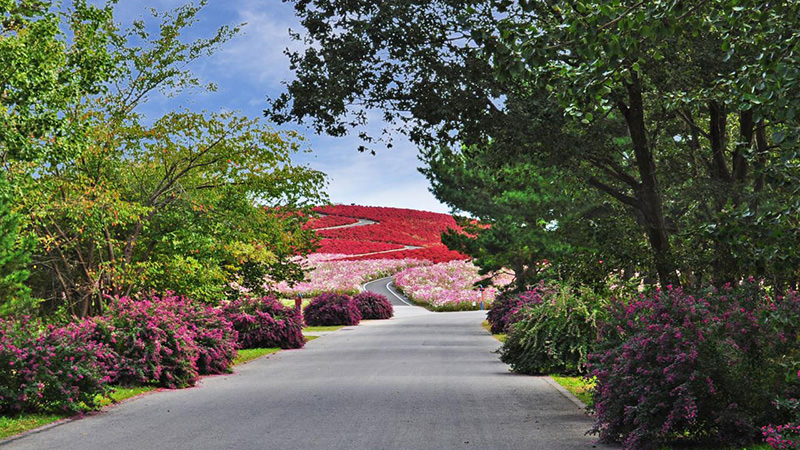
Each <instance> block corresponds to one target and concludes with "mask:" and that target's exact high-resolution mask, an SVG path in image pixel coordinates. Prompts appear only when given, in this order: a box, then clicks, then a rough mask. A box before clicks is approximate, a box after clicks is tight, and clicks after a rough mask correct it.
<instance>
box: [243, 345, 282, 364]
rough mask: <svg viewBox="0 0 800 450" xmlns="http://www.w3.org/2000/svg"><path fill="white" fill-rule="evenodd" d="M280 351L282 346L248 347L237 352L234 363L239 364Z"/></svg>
mask: <svg viewBox="0 0 800 450" xmlns="http://www.w3.org/2000/svg"><path fill="white" fill-rule="evenodd" d="M278 351H280V348H247V349H243V350H239V351H238V352H237V354H236V358H235V359H234V360H233V365H234V366H238V365H239V364H244V363H246V362H248V361H252V360H254V359H256V358H260V357H262V356H264V355H271V354H273V353H275V352H278Z"/></svg>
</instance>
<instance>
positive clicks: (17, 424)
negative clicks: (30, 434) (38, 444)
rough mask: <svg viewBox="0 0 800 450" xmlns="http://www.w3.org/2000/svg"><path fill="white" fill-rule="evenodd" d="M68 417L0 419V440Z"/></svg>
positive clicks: (27, 416)
mask: <svg viewBox="0 0 800 450" xmlns="http://www.w3.org/2000/svg"><path fill="white" fill-rule="evenodd" d="M66 417H69V416H65V415H63V414H19V415H17V416H14V417H5V416H2V417H0V439H5V438H7V437H10V436H14V435H15V434H19V433H22V432H25V431H28V430H32V429H34V428H39V427H41V426H44V425H47V424H48V423H53V422H56V421H58V420H61V419H64V418H66Z"/></svg>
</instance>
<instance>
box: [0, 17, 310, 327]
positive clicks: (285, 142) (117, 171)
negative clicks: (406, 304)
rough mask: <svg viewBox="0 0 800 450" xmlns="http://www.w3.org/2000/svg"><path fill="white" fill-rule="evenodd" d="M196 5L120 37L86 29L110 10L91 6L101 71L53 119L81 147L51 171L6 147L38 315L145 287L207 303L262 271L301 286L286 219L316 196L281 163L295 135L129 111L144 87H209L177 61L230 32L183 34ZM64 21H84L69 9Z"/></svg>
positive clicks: (225, 116) (302, 239)
mask: <svg viewBox="0 0 800 450" xmlns="http://www.w3.org/2000/svg"><path fill="white" fill-rule="evenodd" d="M202 6H203V3H201V4H200V5H198V6H195V5H191V4H190V5H185V6H181V7H178V8H176V9H175V10H172V11H168V12H166V13H159V12H155V11H154V12H153V16H152V18H150V19H149V20H147V21H144V20H141V21H136V22H134V24H133V25H132V27H131V28H130V29H128V30H125V31H120V30H117V29H116V28H115V27H114V26H112V25H108V26H106V25H107V24H106V23H105V22H100V20H101V19H103V18H105V19H108V20H109V21H110V16H108V17H106V16H104V15H102V14H101V12H102V13H103V14H106V13H107V14H110V9H109V10H105V9H104V10H91V11H94V12H95V13H96V14H97V15H98V16H97V17H96V18H95V19H96V22H98V23H97V24H96V26H97V27H100V28H99V30H98V31H97V33H100V32H101V31H102V32H103V33H105V34H103V39H101V40H97V39H96V40H94V41H92V42H94V43H95V45H97V46H98V47H97V52H100V53H102V55H104V56H103V57H104V58H105V59H103V61H107V60H110V61H112V63H113V68H114V69H113V70H110V71H108V73H105V75H106V77H105V78H98V77H94V78H91V79H92V80H94V81H95V83H94V84H92V85H91V89H89V87H87V88H86V89H84V90H79V91H75V92H74V95H73V96H72V97H70V98H69V99H65V100H64V101H65V102H66V103H65V104H66V105H69V109H66V110H64V111H61V112H59V111H60V110H59V111H56V113H57V114H58V117H63V118H64V121H65V122H68V123H80V124H81V127H82V128H81V133H80V139H81V141H80V144H81V145H80V146H79V147H75V149H74V150H75V151H71V152H61V153H59V155H60V158H61V159H60V160H59V161H58V162H59V163H58V164H51V163H45V162H43V161H39V160H34V161H33V162H27V161H24V160H23V159H22V158H21V157H16V156H15V154H12V153H10V151H9V152H8V155H7V156H8V157H9V159H7V161H6V164H5V166H4V169H5V170H6V173H8V175H9V179H10V180H11V182H12V184H13V185H14V187H15V189H16V192H19V193H20V195H18V196H17V198H15V199H14V200H15V204H14V208H15V209H17V210H18V211H20V213H21V214H23V215H24V216H26V217H28V218H29V221H28V222H27V223H26V224H25V225H26V230H27V231H29V232H30V233H32V234H33V235H34V236H35V237H36V239H37V241H38V246H37V250H36V252H35V253H34V254H33V263H34V264H33V267H35V268H36V269H34V270H33V272H32V273H31V277H30V280H29V285H30V286H31V287H32V290H33V294H34V295H35V296H37V297H41V298H43V299H44V300H45V303H43V305H44V308H45V310H46V311H53V310H56V309H60V310H62V311H64V312H65V313H66V314H68V315H77V316H85V315H89V314H98V313H101V312H102V311H103V309H104V306H105V303H106V300H105V299H104V296H103V294H105V293H111V294H114V295H129V294H133V293H136V292H139V291H149V290H157V291H166V290H171V291H175V292H178V293H180V294H186V295H189V296H191V297H192V298H194V299H196V300H199V301H203V302H207V303H218V302H219V301H220V300H222V299H224V298H226V297H227V296H229V295H232V296H236V295H237V294H236V293H235V292H229V291H230V290H231V286H232V285H234V286H235V283H238V284H239V285H242V286H245V287H248V288H250V289H251V290H254V291H255V290H257V289H259V288H260V286H261V284H263V280H264V277H265V275H269V276H270V277H271V278H273V279H276V280H283V279H288V280H297V279H302V276H303V274H302V269H301V268H300V267H299V266H297V264H296V263H294V262H292V261H291V258H292V257H293V256H295V255H297V254H302V253H304V252H308V251H309V250H310V249H312V248H313V242H314V234H313V232H312V231H310V230H303V229H302V225H303V223H304V221H305V219H304V216H302V215H296V214H290V213H286V211H293V210H295V209H297V208H299V209H302V208H304V207H307V206H310V205H314V204H319V203H322V202H324V200H325V197H324V194H323V193H322V190H321V189H322V188H323V187H324V175H323V174H322V173H320V172H317V171H314V170H312V169H310V168H308V167H304V166H298V165H296V164H294V163H293V162H292V156H293V155H294V154H295V153H297V152H298V151H300V150H301V149H302V143H301V138H300V137H299V136H297V135H296V134H295V133H293V132H291V131H281V132H278V131H275V130H272V129H271V128H270V127H268V126H266V125H264V124H262V123H260V122H259V121H257V120H253V119H249V118H246V117H242V116H240V115H238V114H236V113H231V112H224V113H207V112H203V113H194V112H189V111H182V110H176V111H172V112H169V113H167V114H165V115H164V116H163V117H160V118H155V120H152V118H150V119H151V120H144V118H143V117H142V115H141V114H140V113H139V112H138V111H139V110H140V109H141V107H142V106H143V105H145V104H146V102H147V101H148V99H149V98H150V96H151V95H153V94H154V93H156V92H160V93H161V94H163V95H168V96H169V95H173V94H177V93H179V92H183V91H185V90H187V89H194V88H201V89H213V86H202V85H201V83H200V80H199V79H198V78H197V77H196V76H195V75H194V74H192V73H191V72H190V71H188V70H187V69H186V67H187V65H188V64H189V63H192V62H193V61H196V60H197V59H198V58H200V57H202V56H207V55H210V54H212V53H213V52H214V51H215V50H216V49H217V48H219V46H220V45H222V44H223V43H224V42H226V41H227V40H228V39H230V38H231V37H232V36H233V35H234V34H235V33H236V32H237V31H238V29H237V28H232V27H222V28H220V29H219V30H217V31H216V32H215V33H213V34H212V35H211V36H210V37H207V38H199V39H195V40H187V39H185V38H184V36H185V35H186V34H187V33H188V31H189V27H190V26H191V25H192V24H194V23H195V22H196V20H197V13H198V12H199V10H200V9H201V8H202ZM90 9H91V8H90ZM80 11H83V9H81V10H80ZM87 14H88V12H87ZM53 17H56V16H53ZM64 17H65V18H66V20H69V21H71V22H70V23H72V24H73V25H74V26H75V27H80V26H89V25H88V23H85V21H86V20H88V19H83V18H82V17H83V16H82V15H80V14H79V12H78V11H73V12H72V13H71V15H70V14H67V13H64ZM81 24H83V25H81ZM101 25H102V26H106V28H102V27H101ZM153 30H154V31H153ZM75 33H76V36H78V41H76V42H79V41H80V40H81V39H82V35H80V33H77V32H75ZM87 39H94V38H92V37H91V35H88V36H87ZM98 39H99V38H98ZM0 42H4V41H0ZM75 45H78V44H77V43H76V44H75ZM86 45H89V44H88V43H87V44H86ZM92 58H94V56H92V55H87V60H91V59H92ZM97 58H100V56H97ZM87 64H88V62H87ZM92 67H94V66H92ZM87 70H88V69H87ZM87 76H88V75H87ZM84 84H86V83H84ZM20 105H22V104H20ZM19 107H21V106H19ZM17 108H18V107H15V108H12V109H10V110H9V111H11V112H12V113H13V112H14V111H15V110H16V109H17ZM51 109H52V108H51ZM20 120H22V119H20ZM9 142H10V141H9ZM51 144H52V145H54V146H56V147H57V146H58V145H59V144H58V142H55V143H51ZM2 145H3V141H2V138H0V149H2ZM9 145H10V144H9ZM29 159H31V158H29Z"/></svg>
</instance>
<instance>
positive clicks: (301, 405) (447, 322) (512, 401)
mask: <svg viewBox="0 0 800 450" xmlns="http://www.w3.org/2000/svg"><path fill="white" fill-rule="evenodd" d="M396 311H397V317H395V318H394V319H392V320H388V321H367V322H363V323H362V324H361V325H360V326H358V327H346V328H343V329H342V330H340V331H337V332H335V333H333V334H330V335H327V336H324V337H322V338H320V339H317V340H315V341H312V342H310V343H309V344H308V345H307V346H306V348H305V349H302V350H290V351H284V352H280V353H278V354H276V355H273V356H271V357H269V358H262V359H259V360H256V361H253V362H251V363H249V364H246V365H244V366H241V367H240V368H239V369H238V370H237V372H236V373H235V374H232V375H225V376H216V377H207V378H204V379H203V380H202V381H201V383H200V384H199V386H198V387H195V388H192V389H184V390H175V391H163V392H158V393H154V394H150V395H145V396H143V397H140V398H138V399H134V400H132V401H129V402H126V403H123V404H122V405H118V406H116V407H113V408H111V409H109V410H108V411H106V412H103V413H100V414H97V415H94V416H90V417H86V418H84V419H81V420H76V421H72V422H68V423H65V424H62V425H59V426H56V427H54V428H51V429H49V430H46V431H42V432H38V433H34V434H31V435H27V436H25V437H23V438H20V439H17V440H14V441H12V442H10V443H8V444H7V445H4V446H0V448H2V450H12V449H13V450H23V449H30V450H33V449H35V450H48V449H52V450H70V449H75V450H106V449H114V450H143V449H144V450H150V449H173V450H184V449H185V450H203V449H209V450H212V449H213V450H219V449H237V450H238V449H242V450H248V449H281V450H292V449H297V450H301V449H302V450H323V449H324V450H335V449H403V450H414V449H470V448H473V449H487V450H503V449H526V450H532V449H542V450H545V449H546V450H561V449H565V450H566V449H570V450H571V449H589V448H592V446H593V438H592V437H586V436H584V431H586V430H587V429H588V428H589V427H590V424H591V421H590V419H589V418H588V417H586V416H585V415H584V414H583V413H582V412H581V411H580V410H579V409H578V408H577V407H576V406H575V405H574V404H573V403H571V402H570V401H569V400H567V398H565V397H564V396H563V395H562V394H560V393H559V392H558V391H557V390H556V389H555V388H553V387H552V386H551V385H550V384H549V383H548V381H547V379H545V378H539V377H527V376H517V375H512V374H510V373H508V367H507V366H506V365H505V364H502V363H501V362H500V361H499V360H498V358H497V355H496V354H495V353H493V351H494V350H495V349H497V347H498V344H497V342H496V341H495V340H494V339H493V338H492V337H491V336H489V335H488V334H487V333H486V332H485V331H484V330H483V329H482V328H481V326H480V322H481V321H482V320H483V317H484V315H483V313H482V312H480V311H473V312H460V313H446V314H435V313H430V312H428V311H426V310H423V309H421V308H418V307H412V306H405V307H399V306H398V307H397V308H396Z"/></svg>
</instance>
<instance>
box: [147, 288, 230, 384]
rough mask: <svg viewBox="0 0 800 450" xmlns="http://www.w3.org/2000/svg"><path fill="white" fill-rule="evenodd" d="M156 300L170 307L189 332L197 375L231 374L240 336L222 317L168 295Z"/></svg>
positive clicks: (207, 309) (215, 310)
mask: <svg viewBox="0 0 800 450" xmlns="http://www.w3.org/2000/svg"><path fill="white" fill-rule="evenodd" d="M159 301H161V302H163V303H164V305H165V306H166V307H167V308H170V309H171V310H172V311H173V312H174V313H175V314H176V315H177V316H178V318H179V319H180V320H182V321H183V322H184V323H185V324H186V325H187V327H188V329H189V331H190V332H191V334H192V336H193V339H194V342H195V344H196V345H197V363H196V366H197V372H198V373H199V374H200V375H213V374H220V373H227V372H230V366H231V364H232V363H233V360H234V358H236V350H237V349H238V338H239V333H238V332H237V331H236V330H235V329H234V328H233V324H232V323H231V322H230V321H229V320H228V319H226V318H225V314H224V313H223V312H222V311H221V310H219V309H217V308H214V307H212V306H209V305H205V304H202V303H199V302H193V301H191V300H189V299H187V298H185V297H180V296H176V295H172V294H170V293H167V294H166V295H165V296H164V297H162V298H160V299H159Z"/></svg>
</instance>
